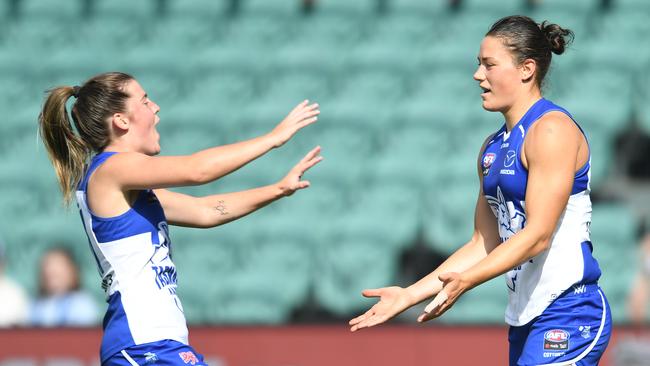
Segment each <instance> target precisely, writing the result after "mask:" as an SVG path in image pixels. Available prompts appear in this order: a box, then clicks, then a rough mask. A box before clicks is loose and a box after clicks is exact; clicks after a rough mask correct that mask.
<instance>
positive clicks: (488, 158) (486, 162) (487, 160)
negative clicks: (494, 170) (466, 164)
mask: <svg viewBox="0 0 650 366" xmlns="http://www.w3.org/2000/svg"><path fill="white" fill-rule="evenodd" d="M496 157H497V156H496V154H494V153H487V154H485V156H484V157H483V176H486V175H488V173H489V172H490V167H491V166H492V164H493V163H494V160H495V159H496Z"/></svg>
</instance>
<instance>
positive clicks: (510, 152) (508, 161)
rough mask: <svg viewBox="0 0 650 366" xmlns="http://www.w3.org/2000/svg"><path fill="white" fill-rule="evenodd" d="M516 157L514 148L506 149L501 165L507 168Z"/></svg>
mask: <svg viewBox="0 0 650 366" xmlns="http://www.w3.org/2000/svg"><path fill="white" fill-rule="evenodd" d="M516 158H517V152H516V151H514V150H508V152H507V153H506V157H505V158H504V159H503V166H504V167H506V168H509V167H511V166H512V164H514V163H515V159H516Z"/></svg>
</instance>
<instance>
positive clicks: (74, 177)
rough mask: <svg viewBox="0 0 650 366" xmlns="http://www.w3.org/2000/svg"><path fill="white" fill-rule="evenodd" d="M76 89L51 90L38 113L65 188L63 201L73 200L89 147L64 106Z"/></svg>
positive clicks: (39, 121)
mask: <svg viewBox="0 0 650 366" xmlns="http://www.w3.org/2000/svg"><path fill="white" fill-rule="evenodd" d="M74 95H75V90H74V88H73V87H70V86H62V87H58V88H54V89H52V90H50V91H49V94H48V96H47V100H46V101H45V104H44V105H43V110H42V111H41V113H40V115H39V117H38V124H39V132H40V135H41V138H42V139H43V143H44V144H45V147H46V149H47V153H48V155H49V158H50V161H52V165H54V170H55V171H56V176H57V179H58V181H59V185H60V187H61V192H63V201H64V204H66V205H68V204H70V201H72V194H73V192H74V191H75V190H76V187H77V185H78V184H79V182H80V181H81V178H82V176H83V173H84V169H85V165H86V162H87V161H88V157H89V155H90V148H89V147H88V146H87V144H86V143H85V142H84V141H83V140H82V139H81V138H80V137H79V136H77V135H76V134H75V132H74V131H73V129H72V124H71V123H70V118H69V117H68V110H67V108H66V106H65V104H66V102H67V101H68V99H69V98H70V97H71V96H74Z"/></svg>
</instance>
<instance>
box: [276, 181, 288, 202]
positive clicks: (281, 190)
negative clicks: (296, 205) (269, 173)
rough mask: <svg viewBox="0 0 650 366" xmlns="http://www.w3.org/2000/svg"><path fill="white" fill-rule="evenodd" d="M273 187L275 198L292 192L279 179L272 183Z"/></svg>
mask: <svg viewBox="0 0 650 366" xmlns="http://www.w3.org/2000/svg"><path fill="white" fill-rule="evenodd" d="M273 189H274V191H275V193H274V197H275V198H276V199H278V198H282V197H287V196H290V195H291V193H292V192H291V190H290V189H289V187H288V186H287V185H286V184H285V183H284V182H283V181H279V182H278V183H276V184H274V185H273Z"/></svg>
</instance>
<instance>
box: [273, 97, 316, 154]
mask: <svg viewBox="0 0 650 366" xmlns="http://www.w3.org/2000/svg"><path fill="white" fill-rule="evenodd" d="M318 114H320V109H319V105H318V103H312V104H309V101H308V100H304V101H303V102H302V103H300V104H298V105H297V106H296V107H295V108H293V109H292V110H291V112H289V114H288V115H287V116H286V117H285V118H284V119H283V120H282V122H280V123H279V124H278V125H277V126H275V128H274V129H273V131H271V132H270V135H271V136H273V140H274V141H275V142H274V147H280V146H282V145H284V143H285V142H287V141H289V139H291V137H293V135H294V134H295V133H296V132H298V130H300V129H301V128H303V127H306V126H309V125H310V124H312V123H314V122H316V121H317V120H318Z"/></svg>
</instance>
